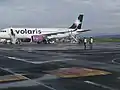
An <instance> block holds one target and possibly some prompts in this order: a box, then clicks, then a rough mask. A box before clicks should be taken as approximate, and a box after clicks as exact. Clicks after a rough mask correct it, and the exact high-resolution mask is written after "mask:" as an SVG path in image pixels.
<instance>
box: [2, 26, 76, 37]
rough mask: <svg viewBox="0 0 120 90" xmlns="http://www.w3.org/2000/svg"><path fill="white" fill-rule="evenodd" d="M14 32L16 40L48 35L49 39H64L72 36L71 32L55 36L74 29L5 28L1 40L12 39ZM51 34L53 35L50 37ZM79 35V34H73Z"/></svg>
mask: <svg viewBox="0 0 120 90" xmlns="http://www.w3.org/2000/svg"><path fill="white" fill-rule="evenodd" d="M10 29H12V30H13V32H14V34H15V37H16V38H20V39H23V38H31V36H33V35H48V38H63V37H67V36H69V35H70V32H68V33H63V34H53V33H59V32H66V31H72V30H73V29H68V28H5V29H1V30H0V38H3V39H10V38H11V31H10ZM50 34H51V35H50ZM73 34H77V32H73Z"/></svg>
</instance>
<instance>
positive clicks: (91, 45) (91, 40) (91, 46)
mask: <svg viewBox="0 0 120 90" xmlns="http://www.w3.org/2000/svg"><path fill="white" fill-rule="evenodd" d="M89 46H90V49H92V48H93V38H92V37H90V39H89Z"/></svg>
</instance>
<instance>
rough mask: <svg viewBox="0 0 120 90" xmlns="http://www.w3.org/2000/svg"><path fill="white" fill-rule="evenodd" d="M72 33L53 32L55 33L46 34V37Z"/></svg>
mask: <svg viewBox="0 0 120 90" xmlns="http://www.w3.org/2000/svg"><path fill="white" fill-rule="evenodd" d="M69 32H70V31H64V32H53V33H48V34H44V35H46V36H51V35H57V34H65V33H69Z"/></svg>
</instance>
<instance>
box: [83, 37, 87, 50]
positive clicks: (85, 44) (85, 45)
mask: <svg viewBox="0 0 120 90" xmlns="http://www.w3.org/2000/svg"><path fill="white" fill-rule="evenodd" d="M83 41H84V49H85V50H86V47H87V39H86V38H85V37H84V40H83Z"/></svg>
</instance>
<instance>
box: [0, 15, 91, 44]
mask: <svg viewBox="0 0 120 90" xmlns="http://www.w3.org/2000/svg"><path fill="white" fill-rule="evenodd" d="M83 16H84V15H83V14H80V15H79V16H78V18H77V20H76V21H75V22H74V23H73V24H72V25H71V26H70V27H68V28H13V27H10V28H4V29H1V30H0V39H6V40H11V42H10V43H11V44H17V43H20V41H21V40H24V39H30V40H31V42H37V43H40V42H41V41H44V42H45V43H47V42H49V40H50V39H52V38H63V37H68V36H70V35H71V34H73V35H76V34H79V33H82V32H87V31H91V30H90V29H81V26H82V21H83Z"/></svg>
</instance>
